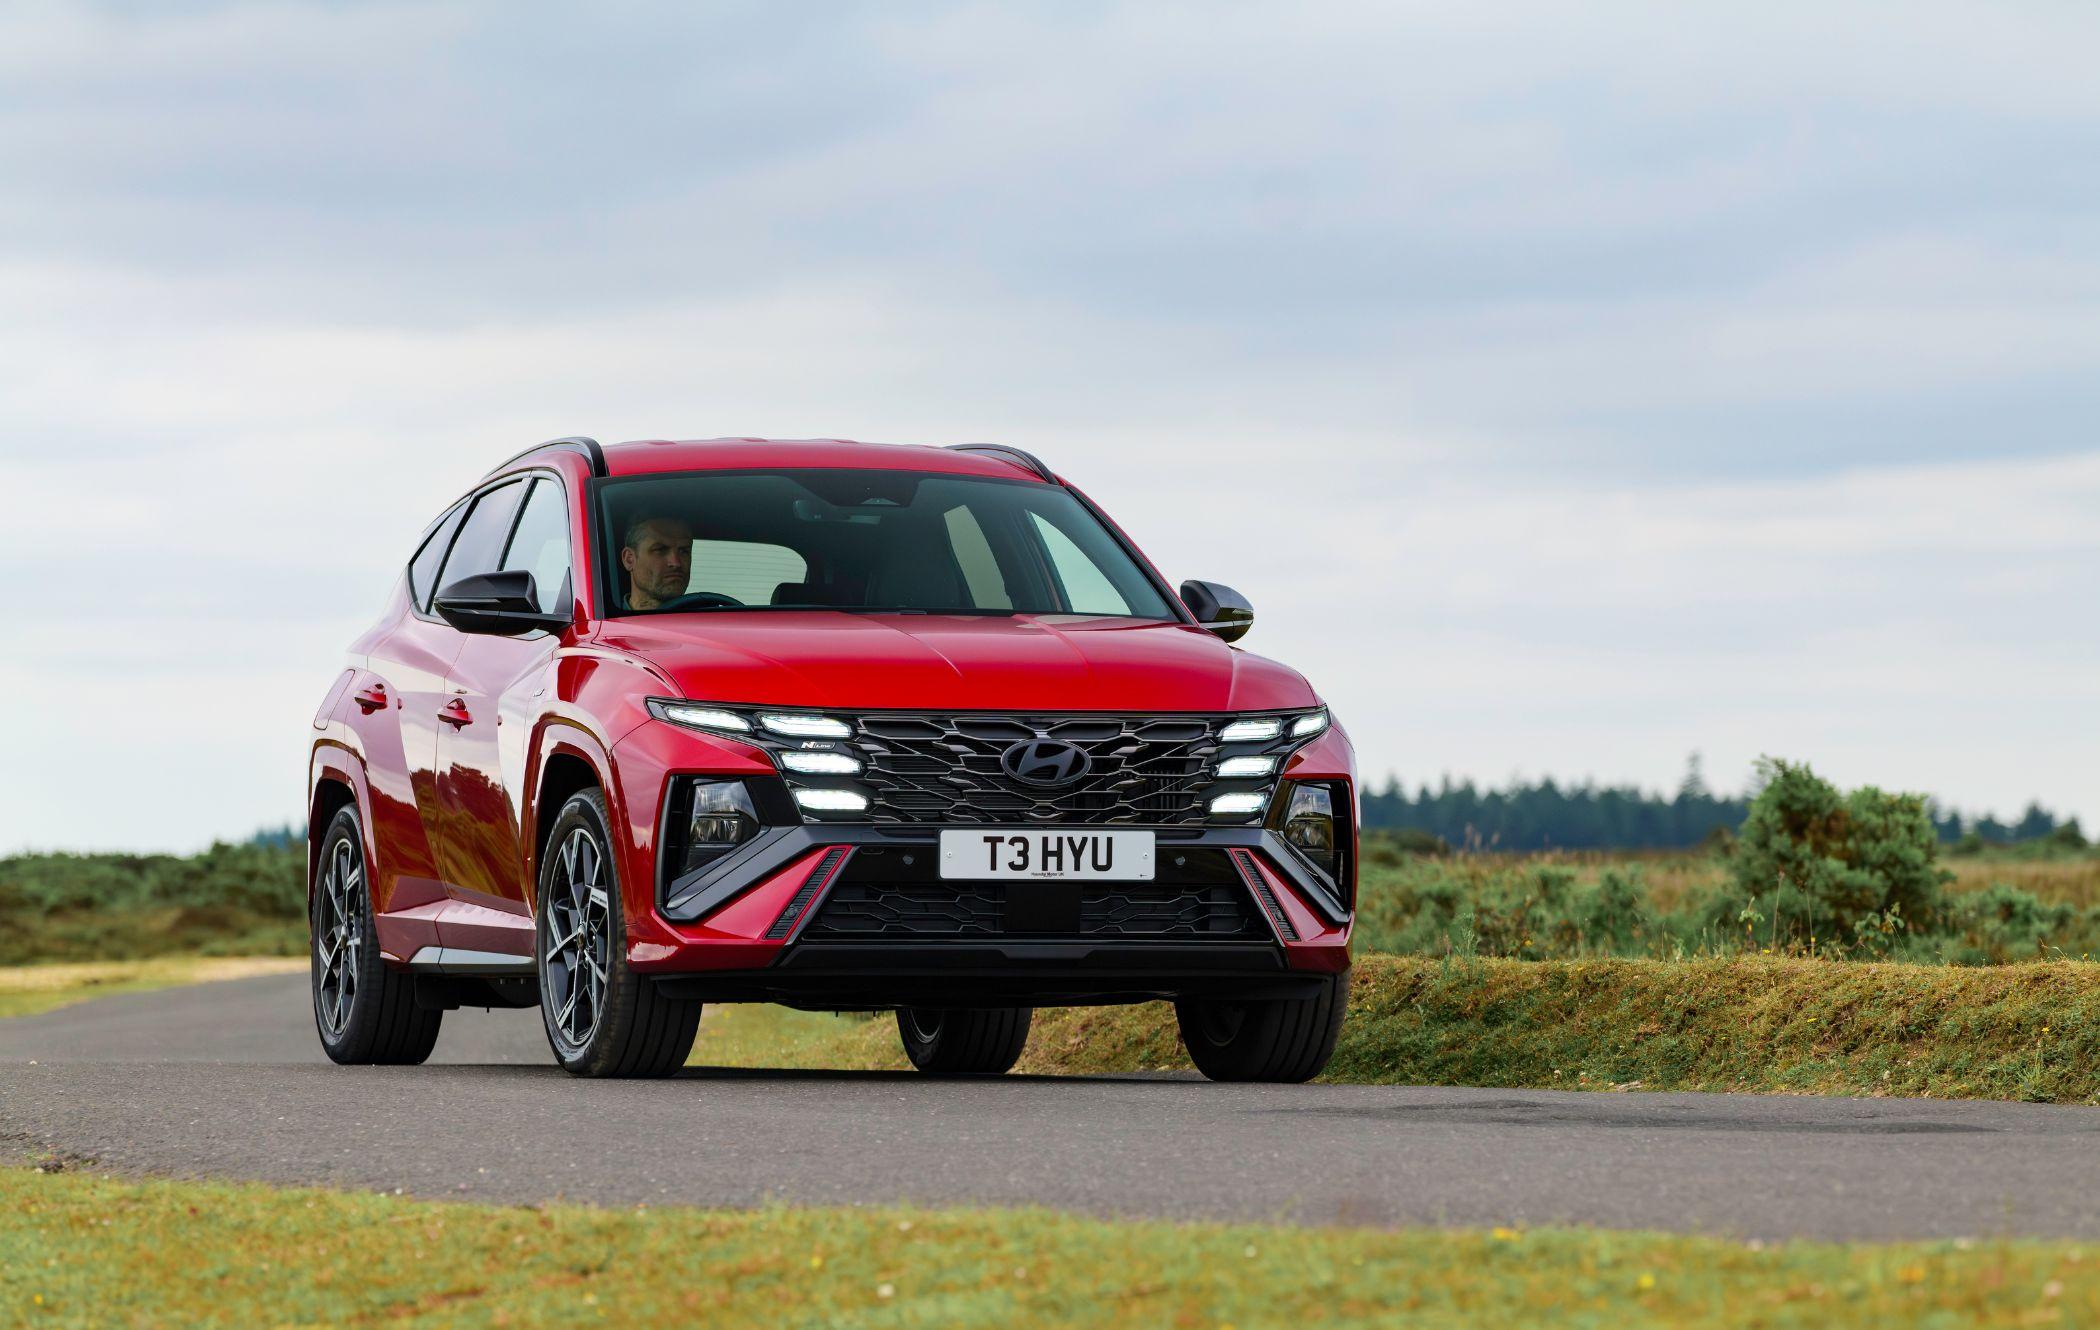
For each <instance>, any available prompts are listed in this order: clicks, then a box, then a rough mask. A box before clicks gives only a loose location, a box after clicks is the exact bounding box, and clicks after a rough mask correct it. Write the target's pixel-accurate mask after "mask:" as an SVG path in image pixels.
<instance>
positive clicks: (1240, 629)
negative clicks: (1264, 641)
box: [1181, 582, 1254, 642]
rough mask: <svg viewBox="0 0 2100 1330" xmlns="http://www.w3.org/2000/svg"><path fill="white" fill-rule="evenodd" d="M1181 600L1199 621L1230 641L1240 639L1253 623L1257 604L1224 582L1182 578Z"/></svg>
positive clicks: (1223, 638)
mask: <svg viewBox="0 0 2100 1330" xmlns="http://www.w3.org/2000/svg"><path fill="white" fill-rule="evenodd" d="M1181 603H1182V604H1184V605H1186V606H1188V607H1189V613H1191V614H1193V615H1195V616H1196V622H1197V623H1200V624H1202V625H1203V626H1204V627H1205V628H1208V629H1209V630H1210V631H1211V632H1213V633H1216V634H1217V635H1218V637H1219V638H1221V639H1222V640H1224V641H1227V642H1237V641H1239V640H1240V639H1241V638H1243V637H1245V636H1246V635H1247V630H1248V629H1249V628H1252V627H1253V626H1254V607H1253V606H1252V605H1249V604H1248V603H1247V598H1246V597H1245V596H1243V595H1241V594H1240V593H1239V592H1237V591H1234V590H1233V589H1232V588H1231V587H1229V586H1226V585H1225V584H1224V583H1222V582H1183V583H1182V584H1181Z"/></svg>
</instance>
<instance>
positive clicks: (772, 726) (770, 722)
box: [758, 715, 853, 739]
mask: <svg viewBox="0 0 2100 1330" xmlns="http://www.w3.org/2000/svg"><path fill="white" fill-rule="evenodd" d="M758 723H759V724H761V725H763V726H765V727H766V728H767V729H769V730H771V731H772V732H773V733H775V734H785V735H790V736H792V737H794V738H797V739H850V738H852V737H853V727H852V726H851V725H848V724H847V723H846V722H845V721H842V720H833V719H832V718H831V717H829V716H779V715H765V716H760V717H759V718H758Z"/></svg>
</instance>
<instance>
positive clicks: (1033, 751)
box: [999, 739, 1094, 785]
mask: <svg viewBox="0 0 2100 1330" xmlns="http://www.w3.org/2000/svg"><path fill="white" fill-rule="evenodd" d="M999 765H1000V766H1002V767H1004V768H1006V774H1007V775H1009V776H1012V777H1013V778H1014V779H1015V780H1017V781H1019V782H1021V783H1022V784H1023V785H1070V784H1071V783H1072V782H1073V781H1075V780H1078V779H1079V778H1081V777H1082V776H1084V775H1086V773H1087V772H1089V771H1091V770H1093V767H1094V760H1093V759H1092V758H1090V757H1088V756H1087V755H1086V750H1085V749H1084V748H1080V747H1077V746H1076V745H1073V744H1068V743H1066V742H1065V741H1064V740H1062V739H1028V740H1024V741H1023V742H1021V743H1017V744H1015V745H1014V746H1013V747H1011V748H1009V749H1007V750H1006V751H1005V752H1003V753H1001V754H1000V755H999Z"/></svg>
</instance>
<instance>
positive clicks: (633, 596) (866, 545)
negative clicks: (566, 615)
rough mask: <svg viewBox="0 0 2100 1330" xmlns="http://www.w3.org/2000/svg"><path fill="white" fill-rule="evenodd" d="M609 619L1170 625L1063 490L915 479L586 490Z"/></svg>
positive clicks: (770, 480) (634, 481)
mask: <svg viewBox="0 0 2100 1330" xmlns="http://www.w3.org/2000/svg"><path fill="white" fill-rule="evenodd" d="M597 493H598V529H599V532H600V536H599V539H600V542H601V544H602V547H603V557H602V561H601V566H602V567H604V568H606V569H607V570H608V571H609V579H610V585H609V586H608V587H607V588H606V590H607V592H608V593H609V595H608V604H609V606H610V608H611V613H613V614H650V613H683V612H689V611H694V610H728V609H808V608H812V607H823V608H831V609H841V610H850V611H860V612H866V613H899V614H910V613H922V614H1002V615H1003V614H1086V615H1120V616H1128V617H1132V618H1140V619H1167V620H1172V619H1174V618H1176V617H1177V616H1176V615H1175V614H1174V612H1173V611H1172V610H1171V609H1170V608H1169V607H1168V605H1167V602H1166V599H1165V598H1164V596H1162V594H1161V593H1160V591H1159V589H1158V588H1157V586H1156V585H1155V584H1154V582H1153V580H1152V579H1151V578H1150V577H1149V576H1147V574H1146V572H1145V570H1144V569H1143V568H1142V567H1141V566H1140V565H1139V564H1138V562H1137V560H1136V559H1135V558H1133V557H1132V556H1131V554H1130V553H1129V551H1128V550H1127V549H1125V548H1124V546H1123V544H1122V543H1121V542H1120V541H1118V540H1117V539H1116V538H1115V536H1114V535H1113V534H1111V533H1110V532H1109V530H1108V529H1107V528H1106V527H1105V526H1104V525H1103V524H1102V523H1101V521H1100V520H1099V519H1097V518H1096V517H1095V516H1094V515H1093V513H1091V512H1090V511H1089V510H1088V509H1087V508H1086V506H1085V505H1084V504H1082V503H1081V502H1080V501H1079V500H1078V498H1076V497H1075V496H1074V495H1073V494H1072V493H1071V492H1070V491H1068V490H1065V489H1064V488H1062V487H1060V486H1054V485H1038V484H1032V483H1028V482H1023V481H1005V480H992V479H985V478H980V477H972V476H950V475H937V474H927V473H919V472H910V471H848V470H820V469H806V470H805V469H797V470H780V471H697V472H675V473H669V474H663V475H649V476H633V477H627V478H623V479H616V480H608V481H604V482H601V483H600V484H599V485H598V486H597Z"/></svg>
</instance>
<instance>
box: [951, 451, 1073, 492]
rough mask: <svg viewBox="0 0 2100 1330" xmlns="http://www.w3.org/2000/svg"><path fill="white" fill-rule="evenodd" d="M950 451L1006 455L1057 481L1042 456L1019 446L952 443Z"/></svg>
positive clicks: (1007, 457) (1027, 468) (1026, 468)
mask: <svg viewBox="0 0 2100 1330" xmlns="http://www.w3.org/2000/svg"><path fill="white" fill-rule="evenodd" d="M948 451H950V452H957V453H985V454H988V455H992V456H997V457H1004V458H1005V459H1006V460H1008V461H1009V462H1014V463H1017V464H1018V465H1019V466H1020V467H1021V468H1022V469H1023V470H1026V471H1033V472H1035V473H1036V474H1037V475H1039V476H1041V477H1042V478H1043V479H1044V480H1047V481H1049V482H1050V483H1051V484H1053V485H1055V484H1056V483H1057V477H1056V476H1054V475H1052V474H1051V472H1050V468H1049V467H1047V466H1044V465H1043V459H1042V458H1040V457H1037V456H1036V455H1035V454H1034V453H1024V452H1022V451H1021V450H1020V449H1019V448H1009V447H1007V446H1006V445H1005V444H1003V443H951V444H949V445H948Z"/></svg>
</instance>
